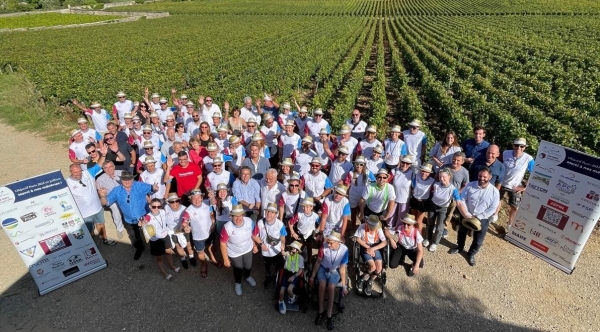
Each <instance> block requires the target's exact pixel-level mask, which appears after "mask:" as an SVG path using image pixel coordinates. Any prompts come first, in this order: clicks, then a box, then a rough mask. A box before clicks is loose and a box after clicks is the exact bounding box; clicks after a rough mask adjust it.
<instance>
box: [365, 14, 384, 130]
mask: <svg viewBox="0 0 600 332" xmlns="http://www.w3.org/2000/svg"><path fill="white" fill-rule="evenodd" d="M383 35H384V34H383V24H382V21H379V24H378V26H377V64H376V67H375V80H374V81H373V88H372V89H371V93H372V95H373V102H372V104H371V114H370V116H369V123H370V124H373V125H375V126H377V128H378V130H379V132H380V133H385V132H386V131H387V127H388V126H387V123H386V122H387V113H388V102H387V97H386V95H385V84H386V77H385V58H384V56H385V55H384V49H383Z"/></svg>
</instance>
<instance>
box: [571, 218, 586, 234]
mask: <svg viewBox="0 0 600 332" xmlns="http://www.w3.org/2000/svg"><path fill="white" fill-rule="evenodd" d="M571 227H573V228H575V230H576V231H579V232H580V233H583V225H582V224H580V223H578V222H574V221H571ZM580 228H581V230H580Z"/></svg>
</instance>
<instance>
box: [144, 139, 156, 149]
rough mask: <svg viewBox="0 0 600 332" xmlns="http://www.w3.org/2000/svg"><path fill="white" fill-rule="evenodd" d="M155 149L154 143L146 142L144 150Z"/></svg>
mask: <svg viewBox="0 0 600 332" xmlns="http://www.w3.org/2000/svg"><path fill="white" fill-rule="evenodd" d="M150 148H154V143H152V141H144V149H150Z"/></svg>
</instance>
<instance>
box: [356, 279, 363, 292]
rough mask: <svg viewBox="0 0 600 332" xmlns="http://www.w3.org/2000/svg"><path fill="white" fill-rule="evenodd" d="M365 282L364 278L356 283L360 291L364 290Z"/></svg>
mask: <svg viewBox="0 0 600 332" xmlns="http://www.w3.org/2000/svg"><path fill="white" fill-rule="evenodd" d="M364 284H365V281H364V280H363V279H362V278H361V279H360V280H359V281H358V282H357V283H356V289H357V290H358V292H359V293H362V292H363V289H364V287H363V286H364Z"/></svg>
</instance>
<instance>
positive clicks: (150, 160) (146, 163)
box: [144, 141, 156, 165]
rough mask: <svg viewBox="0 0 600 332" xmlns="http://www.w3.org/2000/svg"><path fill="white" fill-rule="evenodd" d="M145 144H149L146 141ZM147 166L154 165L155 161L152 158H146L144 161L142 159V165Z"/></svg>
mask: <svg viewBox="0 0 600 332" xmlns="http://www.w3.org/2000/svg"><path fill="white" fill-rule="evenodd" d="M146 142H149V141H146ZM148 164H156V160H154V157H152V156H147V157H146V159H144V165H148Z"/></svg>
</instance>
